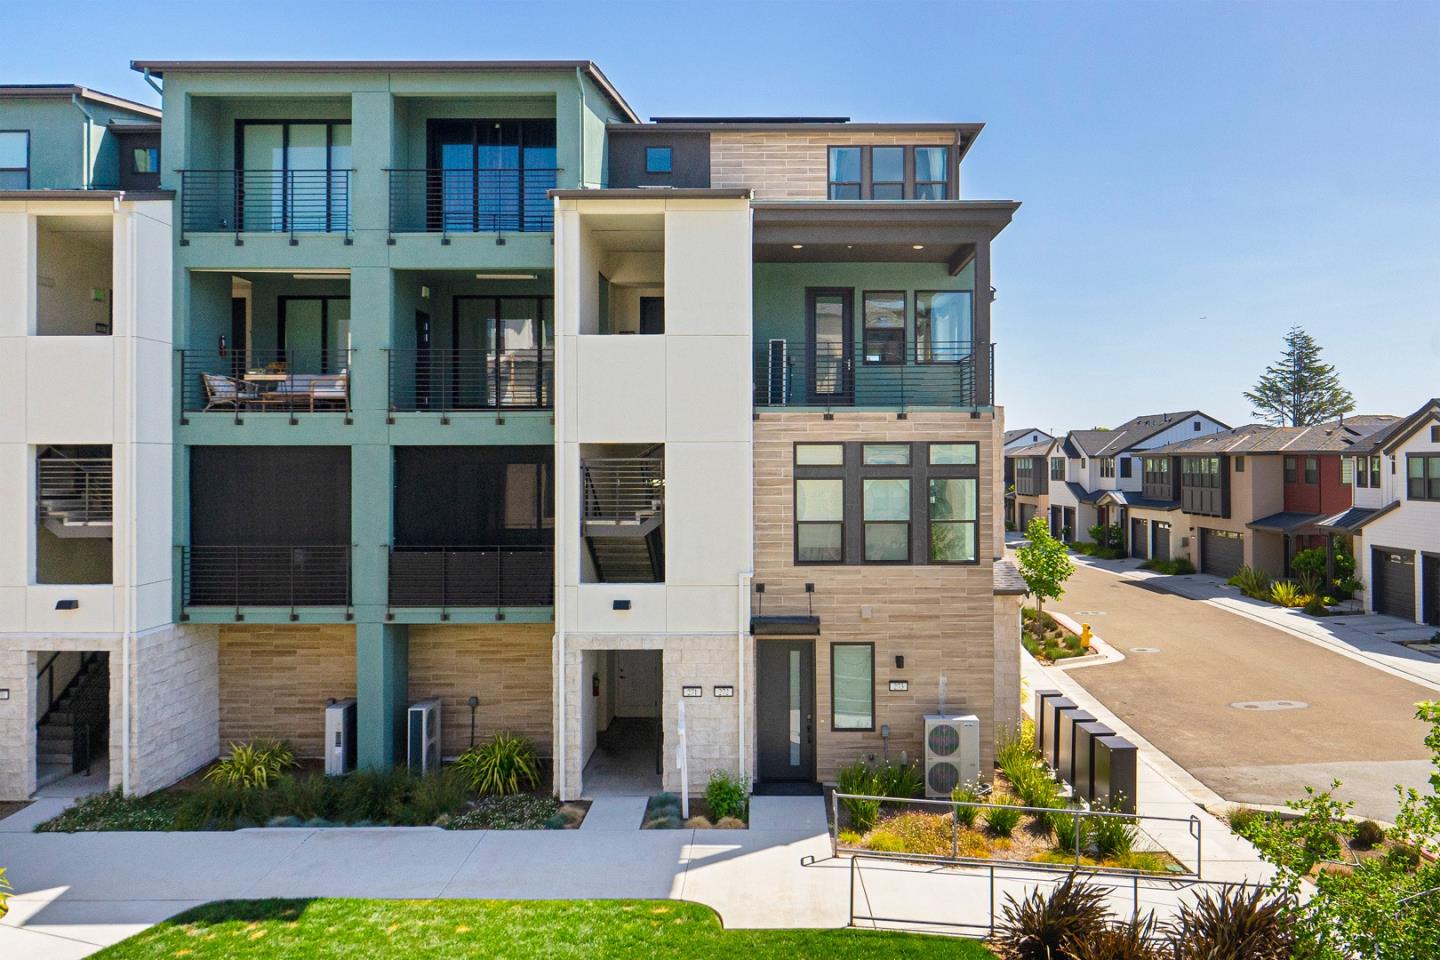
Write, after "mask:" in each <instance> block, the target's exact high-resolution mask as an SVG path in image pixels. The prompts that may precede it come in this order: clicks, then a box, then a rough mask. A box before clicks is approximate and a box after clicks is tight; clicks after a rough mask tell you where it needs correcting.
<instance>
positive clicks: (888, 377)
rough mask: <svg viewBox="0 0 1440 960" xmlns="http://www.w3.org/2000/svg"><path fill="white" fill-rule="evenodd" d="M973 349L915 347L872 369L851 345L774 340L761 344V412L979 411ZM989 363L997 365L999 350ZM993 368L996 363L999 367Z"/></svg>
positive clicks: (757, 373)
mask: <svg viewBox="0 0 1440 960" xmlns="http://www.w3.org/2000/svg"><path fill="white" fill-rule="evenodd" d="M979 346H981V345H979V344H974V343H971V342H970V341H954V342H946V343H934V342H931V343H927V344H908V345H906V346H905V347H903V348H900V349H898V350H897V351H895V352H894V354H893V356H892V355H889V354H886V360H885V361H884V362H878V361H876V362H870V361H867V360H866V359H865V358H864V357H863V356H861V355H858V354H857V352H856V350H855V349H854V348H853V347H851V346H849V345H844V344H836V343H811V342H808V341H798V340H778V339H777V340H769V341H766V342H764V343H760V344H757V348H756V354H755V365H754V395H755V399H754V402H755V406H757V407H824V408H832V407H884V408H896V407H898V408H906V407H974V406H979V405H981V400H980V398H979V397H978V394H977V389H976V376H975V367H976V363H977V358H976V355H975V350H976V349H977V348H978V347H979ZM987 350H989V351H990V352H987V353H986V355H985V357H986V362H992V361H993V345H989V346H987ZM992 366H993V363H992Z"/></svg>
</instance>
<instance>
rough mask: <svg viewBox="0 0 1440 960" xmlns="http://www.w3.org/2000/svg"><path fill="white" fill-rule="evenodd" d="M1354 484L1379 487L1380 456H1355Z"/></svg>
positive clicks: (1377, 488)
mask: <svg viewBox="0 0 1440 960" xmlns="http://www.w3.org/2000/svg"><path fill="white" fill-rule="evenodd" d="M1355 486H1357V487H1370V488H1373V489H1376V490H1379V489H1380V458H1379V457H1356V458H1355Z"/></svg>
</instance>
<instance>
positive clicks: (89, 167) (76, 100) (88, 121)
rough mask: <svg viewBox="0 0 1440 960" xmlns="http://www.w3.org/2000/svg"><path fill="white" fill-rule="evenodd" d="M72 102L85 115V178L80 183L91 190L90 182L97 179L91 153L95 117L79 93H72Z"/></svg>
mask: <svg viewBox="0 0 1440 960" xmlns="http://www.w3.org/2000/svg"><path fill="white" fill-rule="evenodd" d="M70 102H71V103H72V104H74V106H75V109H76V110H79V111H80V113H81V114H83V115H84V117H85V166H84V175H85V180H84V182H83V183H81V184H80V189H82V190H89V189H90V184H91V183H92V182H93V181H94V179H95V158H94V156H93V155H92V154H91V153H90V128H91V127H93V126H94V125H95V118H94V117H93V116H91V115H90V111H89V110H86V109H85V106H84V104H82V103H81V102H80V97H79V95H78V94H74V93H72V94H70Z"/></svg>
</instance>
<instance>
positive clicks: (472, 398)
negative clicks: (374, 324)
mask: <svg viewBox="0 0 1440 960" xmlns="http://www.w3.org/2000/svg"><path fill="white" fill-rule="evenodd" d="M389 366H390V371H389V376H390V409H391V411H392V412H417V411H419V412H425V411H432V412H439V413H448V412H451V411H458V410H500V409H519V410H524V409H536V410H540V409H548V408H550V407H551V406H553V405H554V398H555V383H554V380H555V351H554V350H553V349H551V348H549V347H542V348H532V349H522V350H451V349H441V348H437V347H430V348H422V349H416V348H409V349H392V350H390V351H389Z"/></svg>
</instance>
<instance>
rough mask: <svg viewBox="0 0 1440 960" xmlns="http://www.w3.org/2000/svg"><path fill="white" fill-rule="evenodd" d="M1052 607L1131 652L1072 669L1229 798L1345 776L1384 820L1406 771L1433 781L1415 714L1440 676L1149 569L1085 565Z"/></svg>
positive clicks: (1410, 781) (1371, 812)
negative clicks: (1338, 648) (1279, 622)
mask: <svg viewBox="0 0 1440 960" xmlns="http://www.w3.org/2000/svg"><path fill="white" fill-rule="evenodd" d="M1049 609H1055V610H1059V611H1061V612H1064V613H1066V614H1068V615H1070V616H1071V617H1073V618H1075V619H1076V620H1078V621H1081V622H1087V623H1089V624H1090V625H1091V627H1092V629H1094V631H1095V632H1096V633H1097V634H1099V635H1100V636H1101V637H1102V638H1103V639H1104V640H1105V641H1106V642H1107V643H1109V644H1110V645H1111V646H1113V647H1115V648H1116V649H1118V650H1119V651H1120V652H1122V653H1123V654H1125V659H1124V660H1123V661H1122V662H1119V663H1108V664H1102V665H1096V666H1088V667H1080V668H1076V669H1073V670H1071V671H1070V672H1069V673H1070V676H1071V677H1072V678H1074V679H1075V680H1076V681H1077V682H1078V683H1080V684H1081V685H1082V686H1083V687H1085V689H1086V690H1088V691H1090V692H1091V693H1092V694H1094V695H1095V696H1096V698H1097V699H1099V700H1100V701H1101V702H1103V703H1104V704H1105V705H1106V706H1108V707H1109V708H1110V709H1111V710H1112V711H1114V712H1115V713H1116V715H1118V716H1120V717H1122V718H1123V719H1124V720H1125V721H1126V722H1127V723H1129V724H1130V726H1131V727H1133V728H1134V729H1135V731H1136V732H1137V733H1139V734H1140V735H1141V736H1143V737H1145V738H1146V739H1147V740H1149V741H1150V742H1151V743H1152V744H1154V745H1155V746H1156V747H1157V748H1159V749H1160V750H1161V751H1163V752H1164V753H1166V754H1168V755H1169V756H1170V757H1171V759H1173V760H1174V761H1175V762H1176V763H1178V764H1179V765H1180V766H1182V767H1184V768H1185V769H1186V770H1188V771H1189V772H1190V773H1191V774H1192V775H1194V776H1195V777H1196V779H1198V780H1200V782H1201V783H1203V784H1205V785H1206V786H1207V787H1209V788H1210V789H1211V790H1213V791H1215V793H1217V794H1219V795H1220V796H1221V797H1223V798H1225V799H1226V800H1230V801H1234V802H1237V803H1254V804H1277V805H1278V804H1282V803H1284V802H1285V801H1286V800H1288V799H1292V798H1295V797H1297V796H1300V795H1302V794H1303V792H1304V788H1305V787H1306V786H1316V787H1326V786H1329V783H1330V780H1331V779H1332V778H1338V779H1340V780H1342V781H1343V782H1344V786H1343V787H1342V789H1341V791H1340V795H1341V796H1343V797H1344V798H1346V799H1350V800H1354V801H1355V812H1356V813H1358V814H1361V815H1363V816H1367V817H1374V818H1376V819H1381V820H1387V821H1388V820H1393V819H1394V816H1395V811H1396V810H1397V808H1398V801H1397V800H1396V796H1395V785H1396V784H1397V783H1399V784H1405V785H1407V786H1414V787H1419V788H1425V789H1428V785H1427V784H1428V778H1429V774H1430V763H1429V754H1428V753H1427V752H1426V750H1425V745H1424V743H1423V738H1424V735H1425V729H1426V728H1425V725H1424V724H1422V723H1420V722H1419V721H1417V720H1415V719H1414V718H1413V717H1414V712H1415V711H1414V704H1415V703H1416V701H1419V700H1430V699H1435V698H1436V697H1437V694H1436V692H1435V691H1434V690H1431V689H1428V688H1426V687H1422V686H1420V685H1418V684H1414V683H1410V682H1408V681H1406V680H1403V679H1400V678H1399V677H1396V676H1393V675H1391V674H1389V673H1386V672H1384V671H1382V670H1380V669H1377V668H1376V667H1373V666H1369V665H1367V664H1366V663H1364V662H1360V661H1357V660H1354V659H1351V658H1350V657H1346V656H1342V655H1341V654H1338V653H1334V652H1331V651H1329V650H1326V649H1323V648H1321V647H1318V646H1316V645H1315V644H1313V643H1309V642H1307V641H1305V640H1303V639H1300V638H1299V637H1296V636H1293V635H1291V634H1289V633H1286V632H1284V631H1282V630H1278V629H1275V628H1274V627H1271V626H1268V625H1266V624H1263V623H1258V622H1255V621H1253V620H1249V619H1246V618H1244V617H1241V616H1238V615H1236V614H1233V613H1229V612H1226V611H1225V610H1222V609H1219V608H1217V607H1215V606H1212V605H1210V604H1207V603H1204V602H1201V601H1196V600H1191V599H1186V598H1184V597H1179V596H1176V595H1174V594H1171V593H1168V592H1166V591H1164V590H1162V589H1160V588H1159V587H1157V586H1155V585H1153V582H1151V583H1147V582H1144V581H1137V580H1131V579H1125V578H1122V577H1117V576H1115V575H1114V574H1111V573H1105V572H1102V571H1099V570H1094V569H1088V568H1086V567H1079V568H1078V569H1077V570H1076V571H1075V575H1074V576H1073V577H1072V578H1071V579H1070V581H1069V582H1068V583H1067V585H1066V594H1065V597H1064V598H1063V599H1062V600H1060V601H1059V602H1057V603H1053V604H1050V605H1049ZM1136 648H1142V649H1141V650H1140V651H1138V652H1137V649H1136ZM1144 648H1152V649H1153V650H1155V651H1157V652H1144ZM1277 701H1283V703H1277ZM1236 704H1252V705H1255V706H1251V707H1248V708H1247V707H1244V706H1235V705H1236ZM1295 704H1303V706H1295Z"/></svg>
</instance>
